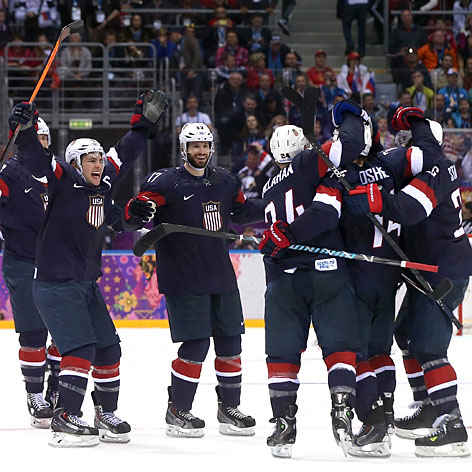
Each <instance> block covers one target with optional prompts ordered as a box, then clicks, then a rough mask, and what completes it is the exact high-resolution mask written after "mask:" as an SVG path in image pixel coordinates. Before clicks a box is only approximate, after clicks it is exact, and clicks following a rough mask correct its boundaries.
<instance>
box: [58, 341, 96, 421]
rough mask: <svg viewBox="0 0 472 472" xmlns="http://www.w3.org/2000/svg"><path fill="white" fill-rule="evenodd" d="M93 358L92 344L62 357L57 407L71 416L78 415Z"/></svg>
mask: <svg viewBox="0 0 472 472" xmlns="http://www.w3.org/2000/svg"><path fill="white" fill-rule="evenodd" d="M94 357H95V345H94V344H89V345H88V346H84V347H80V348H78V349H73V350H72V351H69V352H67V353H65V354H64V356H62V360H61V372H60V373H59V406H61V407H64V409H65V410H66V411H67V412H68V413H70V414H72V415H78V414H79V413H80V408H81V406H82V402H83V401H84V396H85V392H86V390H87V381H88V373H89V370H90V367H91V365H92V359H93V358H94Z"/></svg>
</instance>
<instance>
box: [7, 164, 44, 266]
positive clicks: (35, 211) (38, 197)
mask: <svg viewBox="0 0 472 472" xmlns="http://www.w3.org/2000/svg"><path fill="white" fill-rule="evenodd" d="M47 199H48V195H47V179H46V178H45V177H37V178H36V177H33V176H32V175H31V173H29V172H28V171H27V170H26V169H25V167H24V166H23V165H22V164H21V158H20V157H19V156H14V157H12V158H11V159H9V160H8V161H6V162H5V163H4V164H3V167H2V169H1V171H0V226H1V228H2V233H3V237H4V239H5V249H6V250H7V251H9V252H10V253H11V254H13V255H14V256H15V257H16V258H17V259H20V260H25V261H28V262H31V263H34V261H35V259H36V241H37V238H38V233H39V227H40V226H41V222H42V220H43V217H44V212H45V210H46V206H47Z"/></svg>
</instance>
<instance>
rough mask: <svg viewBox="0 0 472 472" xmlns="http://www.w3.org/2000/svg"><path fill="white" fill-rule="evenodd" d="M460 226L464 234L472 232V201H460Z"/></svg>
mask: <svg viewBox="0 0 472 472" xmlns="http://www.w3.org/2000/svg"><path fill="white" fill-rule="evenodd" d="M462 227H463V228H464V231H465V233H466V234H468V235H470V234H472V202H462Z"/></svg>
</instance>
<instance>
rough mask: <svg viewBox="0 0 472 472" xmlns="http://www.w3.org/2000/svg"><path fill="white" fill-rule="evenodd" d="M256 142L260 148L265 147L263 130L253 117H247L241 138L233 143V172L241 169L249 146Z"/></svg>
mask: <svg viewBox="0 0 472 472" xmlns="http://www.w3.org/2000/svg"><path fill="white" fill-rule="evenodd" d="M256 142H259V143H260V145H261V146H262V147H264V146H265V143H266V141H265V136H264V129H263V128H262V126H261V124H260V122H259V120H258V119H257V118H256V116H255V115H249V116H248V117H247V118H246V121H245V123H244V126H243V129H242V131H241V137H240V138H239V139H236V140H234V141H233V146H232V148H233V150H232V154H233V157H234V159H233V163H234V167H233V170H234V171H239V170H240V169H242V168H243V166H244V158H245V155H246V153H247V152H248V149H249V146H250V145H251V144H254V143H256Z"/></svg>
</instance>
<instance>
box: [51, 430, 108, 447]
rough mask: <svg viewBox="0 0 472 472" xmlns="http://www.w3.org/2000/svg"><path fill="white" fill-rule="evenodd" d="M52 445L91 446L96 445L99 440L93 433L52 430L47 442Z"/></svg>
mask: <svg viewBox="0 0 472 472" xmlns="http://www.w3.org/2000/svg"><path fill="white" fill-rule="evenodd" d="M48 444H49V445H50V446H52V447H92V446H98V445H99V444H100V441H99V439H98V436H95V435H80V436H79V435H75V434H68V433H58V432H55V431H53V433H52V438H51V439H50V440H49V443H48Z"/></svg>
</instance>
